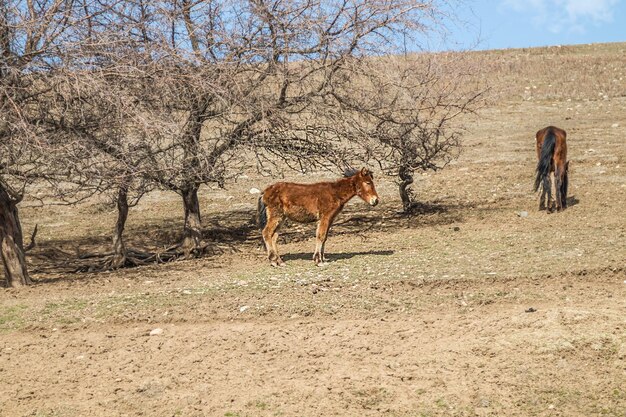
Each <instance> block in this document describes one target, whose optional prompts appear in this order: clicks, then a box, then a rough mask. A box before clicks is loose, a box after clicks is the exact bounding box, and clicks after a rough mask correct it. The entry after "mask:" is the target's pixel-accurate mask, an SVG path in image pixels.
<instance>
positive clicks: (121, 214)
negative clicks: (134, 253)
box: [111, 184, 128, 269]
mask: <svg viewBox="0 0 626 417" xmlns="http://www.w3.org/2000/svg"><path fill="white" fill-rule="evenodd" d="M126 219H128V185H126V184H121V185H120V188H119V191H118V194H117V224H116V227H115V233H114V234H113V259H112V260H111V268H113V269H119V268H122V267H123V266H124V265H125V264H126V246H125V245H124V236H123V235H124V228H125V227H126Z"/></svg>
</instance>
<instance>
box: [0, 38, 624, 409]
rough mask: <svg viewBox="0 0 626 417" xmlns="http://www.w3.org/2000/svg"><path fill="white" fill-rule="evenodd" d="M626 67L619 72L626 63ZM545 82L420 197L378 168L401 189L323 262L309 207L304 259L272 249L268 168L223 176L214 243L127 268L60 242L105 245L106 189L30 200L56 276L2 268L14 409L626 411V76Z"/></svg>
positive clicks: (529, 89)
mask: <svg viewBox="0 0 626 417" xmlns="http://www.w3.org/2000/svg"><path fill="white" fill-rule="evenodd" d="M625 49H626V44H623V45H622V46H621V49H620V50H619V51H621V52H615V51H613V52H612V53H613V54H617V55H616V59H617V60H618V61H619V60H620V59H624V57H625V56H626V55H625V53H624V50H625ZM520 53H521V52H520ZM620 53H621V55H620ZM621 62H622V63H623V62H624V61H623V60H622V61H621ZM615 71H616V73H615V74H613V75H609V77H608V78H607V81H606V83H613V81H614V80H615V81H616V82H618V83H624V84H626V81H625V80H626V73H624V71H625V69H624V67H623V66H622V67H620V68H617V66H616V69H615ZM549 76H550V75H546V76H545V77H548V78H549ZM557 76H558V77H565V75H564V74H557V75H554V77H557ZM620 77H622V78H620ZM540 81H541V80H539V81H537V82H535V80H532V79H530V80H526V79H521V80H519V85H517V87H516V88H518V89H519V94H518V95H512V96H510V97H509V98H508V99H506V100H505V99H502V98H499V99H498V100H497V101H496V102H495V103H494V105H493V106H491V107H490V108H489V109H486V110H485V111H484V112H483V113H482V115H481V118H480V119H478V120H475V121H472V122H471V124H470V125H469V126H468V128H469V132H468V134H467V136H466V140H465V145H466V146H465V149H464V151H463V154H462V156H461V158H460V159H459V160H458V161H456V162H455V163H453V164H451V165H450V166H449V167H447V168H446V169H444V170H443V171H440V172H436V173H427V174H424V175H421V176H420V177H419V180H418V181H417V182H416V186H415V191H416V195H417V196H418V198H419V200H420V201H421V202H422V203H423V206H422V208H421V210H420V213H419V214H418V215H416V216H413V217H404V216H401V215H399V214H398V213H397V210H398V209H399V206H400V203H399V199H398V197H397V190H396V185H395V184H394V182H393V179H391V178H380V176H377V187H378V190H379V194H380V196H381V198H382V200H383V203H382V204H381V205H379V206H378V207H376V208H369V207H367V206H366V205H365V203H363V202H360V201H357V200H354V201H353V202H352V203H351V204H349V206H348V207H347V208H346V210H345V212H344V213H343V214H342V215H341V216H340V217H339V219H338V222H337V225H336V226H335V227H334V228H333V230H332V231H331V234H330V238H329V241H328V244H327V252H328V255H329V258H330V260H331V262H330V263H329V264H327V265H326V266H323V267H315V266H314V264H313V262H312V260H311V257H312V252H313V249H314V240H313V233H314V231H313V226H300V225H294V224H292V225H289V226H288V227H286V228H285V230H284V233H283V234H282V237H281V239H279V249H280V250H281V253H282V254H284V256H283V258H284V259H285V261H287V266H286V267H285V268H279V269H277V268H272V267H270V266H269V264H268V262H267V260H266V259H265V254H264V252H263V251H262V249H261V245H260V240H259V239H260V238H259V233H258V231H257V230H256V229H255V227H254V225H253V224H252V222H251V219H252V216H253V213H254V210H255V205H256V195H252V194H250V192H249V190H250V188H251V187H257V188H263V187H264V186H266V185H268V184H269V182H270V181H271V180H270V179H267V178H259V177H242V178H240V179H239V180H238V181H237V183H235V184H232V185H231V186H229V187H228V189H226V190H219V189H211V188H206V189H204V190H203V195H202V200H201V203H202V210H203V215H204V221H205V225H206V230H205V235H206V236H207V238H208V239H210V240H212V241H214V242H215V250H214V253H213V254H212V255H209V256H206V257H204V258H202V259H198V260H191V261H179V262H173V263H169V264H164V265H154V266H146V267H141V268H134V269H128V270H124V271H118V272H112V273H71V272H69V269H71V268H70V266H68V267H67V268H65V269H64V268H63V266H60V265H59V263H58V261H57V260H58V258H59V254H60V253H62V252H61V251H63V253H70V254H76V253H85V252H89V251H93V250H96V249H98V248H101V247H102V246H103V245H106V244H107V242H108V239H109V235H110V233H111V229H112V227H111V226H112V225H113V219H114V217H115V213H114V212H113V211H112V210H111V209H110V208H108V206H104V205H102V204H96V203H91V204H89V205H81V206H77V207H62V206H56V207H39V206H38V205H37V203H36V202H34V201H31V202H25V204H24V206H23V207H22V216H23V220H24V228H25V230H26V232H27V233H28V231H30V230H32V228H33V227H34V225H35V224H39V227H40V234H39V240H40V241H39V246H38V248H37V249H36V250H35V252H34V253H33V254H32V256H31V257H30V258H29V261H30V262H31V269H32V270H33V277H34V279H35V280H36V282H37V284H36V285H34V286H32V287H29V288H26V289H20V290H10V289H0V381H2V389H1V390H0V415H1V416H38V417H39V416H42V417H43V416H93V417H100V416H138V415H143V416H225V417H226V416H229V417H244V416H390V417H391V416H393V417H414V416H415V417H418V416H488V415H491V416H626V220H625V219H626V94H621V95H620V94H614V93H612V94H609V95H607V94H605V93H604V92H602V91H601V92H602V93H603V94H600V95H596V96H595V97H594V98H593V99H589V98H577V97H575V98H573V99H572V98H568V97H567V95H563V96H562V97H561V96H560V95H559V96H558V97H553V96H552V95H550V94H544V95H543V96H542V95H541V90H542V89H546V90H547V89H549V88H550V87H549V82H543V83H542V82H540ZM544 81H545V80H544ZM611 85H612V90H610V91H612V92H615V91H624V90H626V89H625V88H624V87H622V89H621V90H620V89H619V88H616V87H615V86H613V84H611ZM533 86H534V88H533ZM605 91H609V90H605ZM542 97H543V98H542ZM548 124H554V125H557V126H560V127H562V128H564V129H566V130H567V132H568V145H569V156H570V160H571V164H570V170H571V177H570V199H569V202H570V207H569V208H568V209H567V210H565V211H564V212H561V213H555V214H546V213H545V212H539V211H538V210H537V206H538V198H537V196H536V195H534V194H533V193H532V192H531V186H532V182H533V170H534V164H535V153H534V133H535V132H536V131H537V130H538V129H539V128H541V127H544V126H546V125H548ZM329 177H332V174H320V176H319V177H316V178H314V179H319V178H329ZM293 179H294V180H300V181H311V180H313V178H310V177H303V176H298V175H294V176H293ZM181 212H182V208H181V204H180V202H179V200H178V198H177V196H176V195H170V194H166V193H153V194H151V195H149V196H148V197H147V198H146V199H144V200H143V201H142V202H141V204H140V205H139V206H138V207H136V208H134V209H133V210H131V215H130V219H129V226H128V239H129V246H136V247H149V246H150V245H154V242H159V244H161V245H163V246H166V245H167V244H168V243H172V242H175V241H176V239H178V238H179V237H180V235H179V231H180V229H181V227H182V219H181V217H182V216H181ZM55 262H56V263H55ZM51 265H52V266H51Z"/></svg>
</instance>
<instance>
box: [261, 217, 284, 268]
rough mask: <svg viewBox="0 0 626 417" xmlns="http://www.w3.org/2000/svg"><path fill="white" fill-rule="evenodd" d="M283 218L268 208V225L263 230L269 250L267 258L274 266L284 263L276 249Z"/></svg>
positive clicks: (264, 239)
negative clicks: (279, 227) (278, 230)
mask: <svg viewBox="0 0 626 417" xmlns="http://www.w3.org/2000/svg"><path fill="white" fill-rule="evenodd" d="M280 221H281V218H280V216H278V215H274V210H271V209H270V208H269V207H268V208H267V224H266V225H265V227H264V228H263V233H262V235H263V242H265V248H266V249H267V258H268V259H269V261H270V263H271V264H272V266H278V265H280V264H281V263H283V262H282V260H281V259H280V256H278V250H277V248H276V240H277V238H278V233H276V231H277V229H278V226H279V225H280Z"/></svg>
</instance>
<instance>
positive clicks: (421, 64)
mask: <svg viewBox="0 0 626 417" xmlns="http://www.w3.org/2000/svg"><path fill="white" fill-rule="evenodd" d="M359 71H360V74H359V75H358V76H356V77H354V78H353V80H352V82H351V83H350V84H347V86H349V87H350V88H347V89H343V90H342V91H337V94H335V96H334V97H335V98H336V100H337V101H338V103H339V106H338V108H339V110H338V112H337V113H335V114H334V118H333V119H334V120H335V124H339V123H343V124H345V125H347V126H346V127H345V128H344V129H345V130H346V131H350V132H352V133H351V135H350V136H351V137H352V140H353V141H357V142H358V144H359V145H360V146H361V147H363V148H364V153H363V155H364V158H365V159H366V160H372V159H373V160H376V161H377V162H378V163H379V164H380V166H381V168H382V169H383V171H384V172H386V173H387V174H389V175H393V176H397V177H398V185H399V194H400V199H401V201H402V206H403V210H404V211H405V212H407V213H408V212H410V211H411V209H412V207H413V206H414V204H415V201H414V198H413V196H412V193H411V190H410V186H411V184H413V181H414V179H413V174H414V172H415V171H426V170H433V171H436V170H439V169H441V168H443V167H445V166H446V165H447V164H448V163H449V162H450V161H452V160H453V159H454V158H456V157H457V156H458V155H459V152H460V150H461V137H462V134H463V133H464V131H465V128H464V124H463V122H464V120H467V119H466V118H465V119H464V117H466V116H468V115H471V114H475V112H476V111H477V110H478V109H480V108H481V107H483V106H484V104H485V93H486V91H487V88H486V86H485V85H484V84H482V83H480V82H477V81H476V78H475V74H476V73H477V71H478V69H477V68H476V66H475V63H472V61H469V60H468V59H466V58H465V57H464V55H463V54H461V53H438V54H432V53H431V54H415V55H409V56H394V57H384V58H380V59H378V60H370V61H368V63H367V65H365V66H361V67H360V69H359Z"/></svg>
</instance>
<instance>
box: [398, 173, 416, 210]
mask: <svg viewBox="0 0 626 417" xmlns="http://www.w3.org/2000/svg"><path fill="white" fill-rule="evenodd" d="M398 176H399V177H400V180H401V181H400V198H401V199H402V209H403V210H404V212H405V213H409V212H410V211H411V207H412V206H413V200H412V199H411V195H410V194H409V187H410V186H411V184H413V175H412V171H411V170H410V169H409V168H407V167H401V168H400V170H399V171H398Z"/></svg>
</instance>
